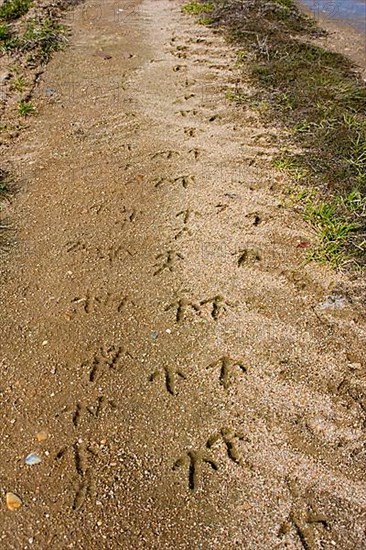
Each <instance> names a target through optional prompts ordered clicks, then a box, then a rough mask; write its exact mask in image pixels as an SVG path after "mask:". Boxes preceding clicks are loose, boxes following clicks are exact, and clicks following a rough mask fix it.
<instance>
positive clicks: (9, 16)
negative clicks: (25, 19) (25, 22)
mask: <svg viewBox="0 0 366 550" xmlns="http://www.w3.org/2000/svg"><path fill="white" fill-rule="evenodd" d="M31 5H32V2H31V1H30V0H6V1H5V2H4V4H3V5H2V6H1V7H0V19H4V20H5V21H12V20H14V19H19V17H21V16H22V15H25V14H26V13H27V11H28V10H29V8H30V7H31Z"/></svg>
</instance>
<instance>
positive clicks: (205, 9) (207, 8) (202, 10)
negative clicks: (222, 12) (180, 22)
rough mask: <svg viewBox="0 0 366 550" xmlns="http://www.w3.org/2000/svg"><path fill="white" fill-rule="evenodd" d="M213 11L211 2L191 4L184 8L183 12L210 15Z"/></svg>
mask: <svg viewBox="0 0 366 550" xmlns="http://www.w3.org/2000/svg"><path fill="white" fill-rule="evenodd" d="M212 9H213V5H212V3H211V2H189V3H188V4H185V5H184V6H183V11H185V12H186V13H189V14H191V15H202V14H206V13H210V12H211V11H212ZM201 19H202V18H201Z"/></svg>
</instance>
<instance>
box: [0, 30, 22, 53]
mask: <svg viewBox="0 0 366 550" xmlns="http://www.w3.org/2000/svg"><path fill="white" fill-rule="evenodd" d="M18 45H19V41H18V38H17V37H16V36H15V35H14V34H13V33H12V31H11V29H10V27H9V25H7V24H1V25H0V52H8V51H11V50H15V49H17V48H18Z"/></svg>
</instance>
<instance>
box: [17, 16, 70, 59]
mask: <svg viewBox="0 0 366 550" xmlns="http://www.w3.org/2000/svg"><path fill="white" fill-rule="evenodd" d="M21 42H22V46H21V47H22V50H23V51H28V52H31V56H30V58H29V60H30V61H35V60H36V59H37V58H40V60H41V61H43V62H46V61H48V60H49V58H50V56H51V54H52V53H53V52H55V51H57V50H59V49H60V48H61V47H62V45H63V44H64V42H65V27H64V26H63V25H60V24H59V23H58V22H57V21H54V20H52V19H44V20H42V21H37V20H36V19H33V20H31V21H29V22H28V25H27V28H26V30H25V33H24V34H23V36H22V38H21Z"/></svg>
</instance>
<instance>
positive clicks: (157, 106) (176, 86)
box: [0, 0, 366, 550]
mask: <svg viewBox="0 0 366 550" xmlns="http://www.w3.org/2000/svg"><path fill="white" fill-rule="evenodd" d="M121 5H122V6H123V7H121V8H120V9H122V10H123V11H116V2H115V1H114V0H113V1H112V0H107V1H104V2H96V3H95V4H94V5H93V6H94V7H93V8H88V6H84V7H81V6H80V7H79V8H77V9H76V10H75V12H73V14H70V15H69V18H71V19H72V25H73V28H74V35H73V40H72V45H71V47H70V48H69V49H68V50H67V51H66V52H64V53H59V54H57V55H56V56H55V58H54V60H53V61H52V62H51V64H50V65H49V68H48V70H47V72H46V73H45V74H44V75H43V77H42V79H41V81H40V83H39V86H38V88H37V95H36V99H35V101H36V103H37V105H38V106H39V115H38V116H37V117H36V118H35V119H34V121H33V123H32V125H31V127H30V128H29V130H28V131H27V132H26V133H23V134H22V135H21V136H20V137H19V138H18V140H17V142H16V144H15V145H14V147H13V149H12V151H11V152H10V151H8V153H7V154H8V155H11V161H12V164H13V166H15V167H16V168H17V169H18V171H19V172H21V174H22V182H23V188H22V190H21V192H20V193H19V194H18V196H17V197H16V200H15V201H14V202H13V203H12V205H10V206H9V209H8V215H9V216H10V218H11V220H12V221H13V223H14V225H15V226H16V228H17V232H16V243H14V246H13V249H12V251H11V253H10V254H7V255H5V256H4V257H3V258H2V259H1V274H0V279H1V287H0V289H1V305H0V322H1V327H2V331H1V335H0V349H1V356H0V365H1V379H0V391H1V400H0V404H1V405H0V406H1V413H2V418H3V421H2V424H1V428H0V441H1V466H0V490H1V496H2V503H1V507H0V515H1V535H0V537H1V543H0V546H1V547H2V548H9V549H16V550H19V549H20V548H21V549H28V548H37V549H42V550H43V549H45V548H52V549H53V548H54V549H63V548H65V549H66V548H78V549H88V550H89V549H114V548H125V549H138V548H149V549H170V548H176V549H182V550H183V549H187V550H188V549H193V548H194V549H204V550H211V549H222V548H225V549H226V548H236V547H238V548H245V549H247V548H248V549H262V548H263V549H272V548H280V549H285V548H287V549H301V548H304V549H316V548H325V549H330V548H337V549H354V548H363V547H365V545H366V537H365V529H364V527H365V519H366V518H365V515H366V514H365V506H366V493H365V488H366V487H365V485H366V484H365V470H364V468H365V414H366V377H365V352H364V350H365V335H366V331H365V319H364V315H363V311H362V308H361V305H360V304H358V303H357V300H355V299H353V298H352V297H350V295H349V294H347V292H346V291H345V288H347V285H349V281H348V280H347V279H346V277H344V276H340V275H335V274H334V273H332V272H330V271H328V270H327V269H326V268H321V267H319V266H316V265H305V263H304V256H305V253H306V244H307V243H308V242H311V240H312V239H313V235H312V233H311V231H310V229H309V227H308V226H306V225H305V224H304V222H303V221H302V220H301V218H300V216H298V215H297V214H296V213H293V212H290V211H288V210H286V209H285V208H283V207H282V205H281V202H280V200H279V198H278V189H280V188H281V185H284V184H285V182H283V181H282V176H281V175H279V174H278V173H276V172H274V171H272V169H271V168H270V160H271V157H272V155H273V154H274V153H275V152H276V150H277V149H276V148H277V146H278V143H279V141H280V139H281V135H280V133H279V132H278V130H277V129H275V128H273V129H269V128H262V127H261V125H260V123H259V121H258V119H257V116H256V115H255V114H254V113H252V112H250V110H247V111H245V112H243V111H242V110H240V111H237V110H236V109H235V107H234V106H233V105H232V104H230V102H228V101H226V100H225V91H226V90H227V89H228V88H235V85H236V83H237V82H238V79H239V78H240V76H239V73H238V72H237V70H236V68H235V56H234V53H233V52H232V51H231V50H230V49H229V47H228V46H227V45H226V44H225V42H224V40H223V38H222V37H220V35H219V34H217V33H214V32H213V31H212V30H210V29H208V28H205V27H201V26H198V25H195V24H194V23H193V21H192V19H191V18H190V17H188V16H184V15H182V14H181V11H180V4H179V2H178V1H172V0H170V1H169V0H143V1H142V2H138V1H132V2H124V3H122V4H121ZM241 86H242V83H241ZM51 90H52V93H51ZM31 452H36V453H38V455H39V456H40V458H41V459H42V460H41V463H40V464H36V465H32V466H29V465H27V464H25V457H26V456H27V455H29V453H31ZM8 492H12V493H14V494H15V495H17V496H18V497H19V498H20V499H21V501H22V506H21V508H20V509H18V510H17V511H10V510H8V509H7V507H6V503H5V496H6V493H8Z"/></svg>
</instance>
